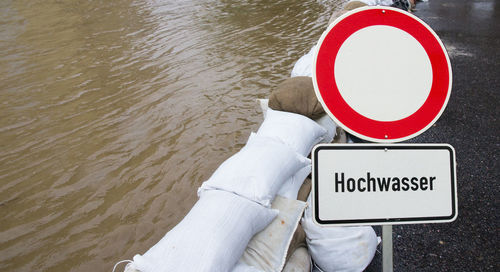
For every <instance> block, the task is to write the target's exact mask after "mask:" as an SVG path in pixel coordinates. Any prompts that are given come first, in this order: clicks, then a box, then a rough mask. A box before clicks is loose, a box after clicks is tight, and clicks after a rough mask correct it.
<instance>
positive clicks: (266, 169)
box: [198, 117, 314, 207]
mask: <svg viewBox="0 0 500 272" xmlns="http://www.w3.org/2000/svg"><path fill="white" fill-rule="evenodd" d="M304 118H305V117H304ZM313 123H314V122H313ZM310 164H311V160H309V159H307V158H306V157H304V156H302V155H300V154H297V153H296V152H295V151H294V150H292V149H291V148H290V147H289V146H288V145H285V144H284V143H283V142H281V141H278V140H276V139H273V138H269V137H264V136H260V135H258V134H254V133H252V134H251V135H250V138H249V139H248V142H247V144H246V145H245V146H244V147H243V148H242V149H241V150H240V151H239V152H238V153H236V154H234V155H233V156H231V157H230V158H229V159H227V160H226V161H224V162H223V163H222V164H221V165H220V166H219V168H217V170H215V172H214V173H213V174H212V176H211V177H210V178H209V179H208V180H207V181H205V182H204V183H203V184H202V185H201V187H200V188H199V190H198V194H199V195H201V194H202V193H203V192H204V191H207V190H214V189H217V190H224V191H227V192H232V193H235V194H237V195H240V196H243V197H245V198H247V199H249V200H252V201H255V202H257V203H260V204H262V205H264V206H266V207H268V206H270V205H271V202H272V200H273V199H274V197H275V196H276V193H277V192H278V190H279V189H280V188H281V186H282V185H283V183H284V182H285V181H286V180H288V179H289V178H290V177H291V176H292V175H294V174H295V173H297V171H298V170H299V169H302V168H304V167H305V166H307V165H310Z"/></svg>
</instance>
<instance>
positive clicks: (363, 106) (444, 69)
mask: <svg viewBox="0 0 500 272" xmlns="http://www.w3.org/2000/svg"><path fill="white" fill-rule="evenodd" d="M313 83H314V88H315V91H316V95H317V97H318V99H319V101H320V102H321V104H322V105H323V108H324V109H325V111H326V112H327V113H328V114H329V115H330V116H331V117H332V118H333V119H334V120H335V122H336V123H337V124H338V125H340V126H341V127H343V128H344V129H345V130H346V131H348V132H349V133H352V134H354V135H356V136H358V137H360V138H362V139H365V140H368V141H373V142H399V141H404V140H408V139H410V138H413V137H415V136H417V135H419V134H421V133H422V132H424V131H425V130H427V129H428V128H429V127H430V126H432V124H434V122H436V120H437V119H438V118H439V116H440V115H441V113H442V112H443V111H444V109H445V107H446V104H447V103H448V99H449V96H450V92H451V84H452V73H451V65H450V60H449V58H448V54H447V53H446V49H445V48H444V45H443V43H442V42H441V40H440V39H439V37H438V36H437V35H436V33H434V31H433V30H432V29H431V28H430V27H429V26H428V25H427V24H425V23H424V22H423V21H422V20H420V19H419V18H417V17H416V16H414V15H412V14H410V13H407V12H405V11H402V10H400V9H395V8H390V7H366V8H361V9H357V10H354V11H351V12H349V13H346V14H344V15H343V16H341V17H339V18H338V19H337V20H336V21H335V22H333V23H332V24H331V25H330V26H329V27H328V29H327V30H326V31H325V33H323V35H322V36H321V38H320V40H319V42H318V46H317V49H316V53H315V56H314V68H313Z"/></svg>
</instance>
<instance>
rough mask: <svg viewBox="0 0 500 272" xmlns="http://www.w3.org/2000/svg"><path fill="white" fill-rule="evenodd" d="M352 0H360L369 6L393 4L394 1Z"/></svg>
mask: <svg viewBox="0 0 500 272" xmlns="http://www.w3.org/2000/svg"><path fill="white" fill-rule="evenodd" d="M352 1H359V2H363V3H365V4H367V5H368V6H390V5H392V3H393V1H392V0H351V1H349V2H352Z"/></svg>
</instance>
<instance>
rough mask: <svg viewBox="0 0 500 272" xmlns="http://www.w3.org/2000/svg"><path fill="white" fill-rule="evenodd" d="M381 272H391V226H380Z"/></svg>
mask: <svg viewBox="0 0 500 272" xmlns="http://www.w3.org/2000/svg"><path fill="white" fill-rule="evenodd" d="M382 271H383V272H393V264H392V225H383V226H382Z"/></svg>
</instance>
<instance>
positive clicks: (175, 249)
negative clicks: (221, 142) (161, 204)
mask: <svg viewBox="0 0 500 272" xmlns="http://www.w3.org/2000/svg"><path fill="white" fill-rule="evenodd" d="M277 213H278V211H277V210H272V209H268V208H265V207H263V206H261V205H259V204H257V203H255V202H253V201H249V200H247V199H245V198H243V197H240V196H237V195H235V194H232V193H228V192H224V191H217V190H212V191H208V192H205V193H203V195H202V196H201V198H200V199H199V200H198V202H196V204H195V205H194V206H193V208H192V209H191V211H190V212H189V213H188V214H187V215H186V217H184V219H183V220H182V221H181V222H180V223H179V224H178V225H177V226H175V227H174V228H173V229H172V230H171V231H169V232H168V233H167V234H166V235H165V236H164V237H163V238H162V239H161V240H160V241H159V242H158V243H157V244H156V245H154V246H153V247H151V248H150V249H149V250H148V251H147V252H146V253H145V254H144V255H135V256H134V262H133V263H131V264H130V265H129V268H130V269H136V270H139V271H141V272H163V271H193V272H200V271H207V272H208V271H221V272H223V271H230V270H231V269H232V268H233V267H234V265H235V264H236V262H237V261H238V260H239V259H240V257H241V255H242V254H243V252H244V251H245V248H246V246H247V244H248V242H249V241H250V239H251V238H252V237H253V236H254V235H255V233H257V232H259V231H261V230H262V229H263V228H265V227H266V226H267V225H268V224H269V223H270V222H271V221H272V220H273V219H274V218H275V217H276V215H277Z"/></svg>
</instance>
